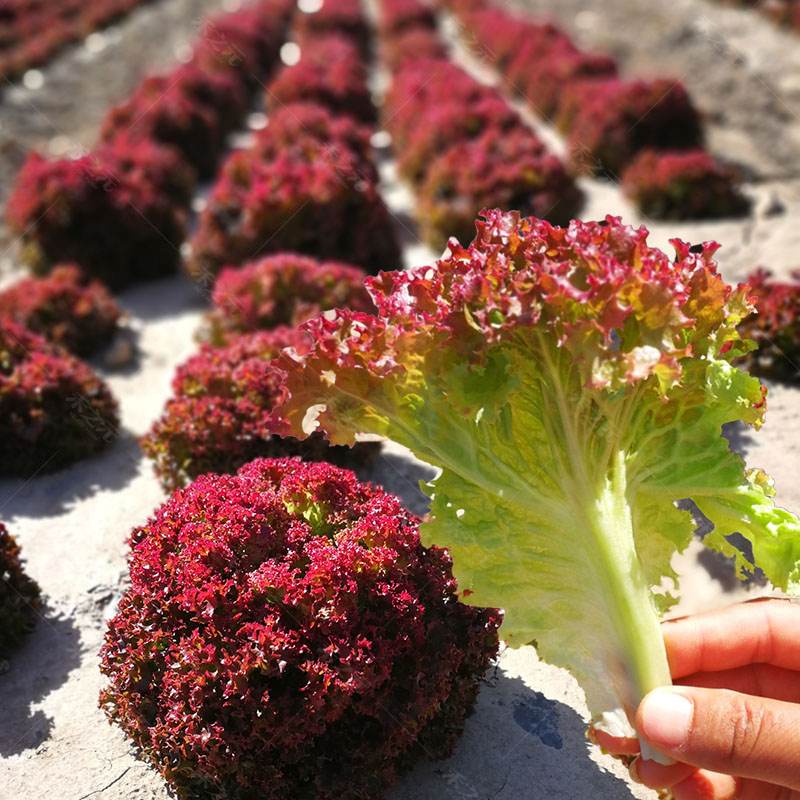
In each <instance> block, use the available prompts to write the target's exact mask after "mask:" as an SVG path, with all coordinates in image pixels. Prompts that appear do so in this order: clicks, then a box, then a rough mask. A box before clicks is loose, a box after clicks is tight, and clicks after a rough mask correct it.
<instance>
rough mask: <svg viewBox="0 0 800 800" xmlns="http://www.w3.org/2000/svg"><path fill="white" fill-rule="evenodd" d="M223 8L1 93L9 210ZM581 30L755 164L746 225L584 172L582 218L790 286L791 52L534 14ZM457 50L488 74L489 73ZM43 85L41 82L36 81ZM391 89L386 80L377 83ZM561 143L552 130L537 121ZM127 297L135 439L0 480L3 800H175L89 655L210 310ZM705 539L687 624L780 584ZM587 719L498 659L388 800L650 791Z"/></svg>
mask: <svg viewBox="0 0 800 800" xmlns="http://www.w3.org/2000/svg"><path fill="white" fill-rule="evenodd" d="M221 5H222V3H221V2H220V0H217V2H211V0H161V2H158V3H155V4H152V5H148V6H146V7H143V8H142V9H140V10H138V11H136V12H135V13H134V14H132V15H131V17H130V18H128V19H127V20H125V21H124V22H122V23H120V24H118V25H116V26H115V27H114V28H113V29H109V30H107V31H105V32H103V33H102V34H100V38H96V37H95V38H92V39H91V41H90V42H88V43H87V45H83V46H80V47H76V48H73V49H72V50H70V51H69V52H67V53H65V54H63V55H62V56H60V57H59V58H58V59H56V61H54V62H53V63H52V65H50V66H49V67H47V68H45V69H43V70H42V71H41V76H42V78H43V83H42V85H41V87H40V88H38V89H25V88H20V87H9V88H7V89H6V91H5V93H4V95H3V97H2V99H0V199H2V198H3V197H5V196H7V193H8V190H9V187H10V185H11V182H12V180H13V175H14V173H15V171H16V169H18V167H19V165H20V163H21V161H22V159H23V158H24V155H25V153H26V152H27V151H28V150H29V149H31V148H34V147H36V148H41V149H43V150H44V151H45V152H48V153H50V154H51V155H59V154H63V153H68V152H74V151H75V149H76V148H80V147H90V146H91V145H92V143H93V141H94V139H95V137H96V135H97V130H98V126H99V122H100V120H101V118H102V116H103V115H104V113H105V111H106V109H107V108H108V106H109V105H110V104H111V103H112V102H115V101H118V100H120V99H122V98H123V97H124V96H125V95H126V94H127V93H128V92H130V90H131V89H132V88H133V87H134V86H135V84H136V83H137V81H138V80H139V79H140V77H141V75H142V74H143V73H144V72H146V71H148V70H150V69H153V68H155V67H156V66H158V65H163V64H167V63H168V62H170V61H171V60H172V59H174V58H175V57H176V56H177V55H180V54H181V52H182V50H183V49H184V46H185V43H186V42H187V41H188V39H189V38H191V37H192V36H193V34H194V33H195V32H196V30H197V24H198V23H197V21H198V19H199V18H200V16H201V14H202V13H204V12H207V11H209V10H212V9H215V8H219V7H221ZM528 7H529V8H531V9H534V10H536V11H537V12H538V11H545V12H547V13H548V14H550V15H552V16H553V17H555V18H556V19H557V20H558V21H559V22H560V23H561V24H563V25H565V26H566V27H567V28H568V29H569V30H570V31H571V32H573V33H574V34H575V35H576V36H577V38H578V39H579V41H580V42H581V44H583V45H585V46H588V47H595V48H597V49H602V50H606V51H609V52H613V53H614V55H615V56H616V57H617V58H618V59H619V61H620V63H621V65H622V67H623V69H624V71H625V74H627V75H631V76H633V75H656V74H670V75H674V76H675V77H676V78H682V79H683V80H684V81H685V82H686V84H687V85H688V87H689V89H690V91H691V92H692V94H693V96H694V97H695V98H696V100H697V102H698V103H699V105H700V106H701V108H702V109H703V111H704V112H705V115H706V119H707V123H708V130H709V145H710V147H711V148H712V150H713V151H714V152H715V153H717V154H718V155H720V156H723V157H726V158H729V159H732V160H735V161H737V162H738V163H740V164H742V165H743V166H745V167H746V168H747V170H748V182H747V187H746V188H747V191H748V192H749V193H750V194H751V195H752V196H753V198H754V199H755V201H756V203H755V210H754V213H753V215H752V216H751V217H750V218H748V219H746V220H744V221H741V220H739V221H723V222H717V223H704V224H692V223H679V224H674V223H670V224H668V225H665V224H658V223H651V222H650V221H647V220H645V219H643V218H642V217H641V216H640V215H638V214H636V213H635V212H634V210H633V209H632V208H631V207H630V206H629V205H628V204H627V203H626V202H625V200H624V199H623V198H622V197H621V195H620V192H619V190H618V188H617V187H616V186H614V185H612V184H610V183H604V182H600V181H595V180H584V181H583V185H584V188H585V189H586V191H587V196H588V201H587V206H586V209H585V211H584V217H585V218H594V219H597V218H601V217H602V216H604V215H605V214H606V213H609V212H611V213H615V214H619V215H622V216H623V217H624V219H625V220H626V221H629V222H631V223H634V224H640V223H647V225H648V227H650V228H651V230H652V236H651V241H652V242H653V243H655V244H658V245H659V246H663V247H669V245H668V240H669V238H671V237H673V236H678V237H680V238H684V239H687V240H689V241H692V242H699V241H704V240H708V239H716V240H718V241H720V242H722V243H723V248H722V250H721V251H720V253H719V258H720V263H721V267H722V270H723V273H724V276H725V277H726V278H727V279H728V280H731V281H733V280H738V279H741V278H743V277H744V275H745V274H746V273H747V272H748V271H750V269H752V268H753V267H754V266H756V265H758V264H761V265H763V266H766V267H769V268H770V269H772V270H774V271H775V272H776V273H777V274H778V275H788V273H789V271H790V270H791V269H794V268H797V267H798V266H800V264H798V261H797V255H796V254H797V253H798V252H800V226H798V225H796V223H795V222H794V220H796V219H797V216H798V212H800V81H799V80H798V76H799V75H800V46H799V45H800V39H798V38H797V37H796V36H793V35H792V34H789V33H787V32H785V31H781V30H779V29H777V28H776V27H774V26H773V25H772V24H770V23H769V22H768V21H767V20H764V19H762V18H761V17H759V16H757V15H755V14H752V13H750V12H747V11H742V10H739V9H732V8H727V7H722V6H718V5H712V4H708V3H705V2H702V1H701V0H674V2H672V3H670V4H668V5H667V4H662V5H661V6H660V7H658V8H654V6H653V4H652V3H648V2H646V1H645V0H609V1H608V2H605V3H603V4H602V10H601V9H600V6H599V5H597V7H594V6H593V7H592V8H591V9H587V6H586V4H585V3H581V2H578V0H558V2H555V0H529V2H528ZM455 53H456V55H457V57H458V58H460V59H461V60H462V61H463V62H464V63H465V64H466V65H467V66H468V67H469V68H470V69H471V70H473V71H474V72H475V74H476V75H478V76H480V77H481V78H482V79H485V80H491V79H492V77H493V76H492V75H491V73H490V72H488V71H487V70H486V69H485V66H484V65H482V64H481V63H480V62H479V61H476V60H475V59H474V58H469V59H468V58H467V57H466V55H465V54H464V53H463V51H461V50H460V49H459V48H456V50H455ZM29 83H31V85H36V83H37V79H36V76H35V75H34V76H33V79H29ZM377 84H380V81H379V80H378V81H377ZM531 123H532V124H535V125H536V126H537V127H538V128H539V130H540V131H542V133H543V135H545V136H547V137H550V140H551V141H552V142H553V145H554V146H555V147H556V148H557V149H558V148H563V143H562V142H560V141H559V140H558V139H557V137H555V135H554V134H553V132H552V130H549V129H548V128H547V126H546V125H543V124H542V123H541V122H539V121H537V120H533V119H531ZM381 170H382V177H383V179H384V191H385V195H386V197H387V200H388V202H389V204H390V206H391V208H392V211H393V213H394V215H395V218H396V219H397V223H398V230H399V231H400V232H401V235H402V237H403V240H404V242H405V245H406V260H407V263H408V264H409V265H411V264H420V263H425V262H429V261H430V260H431V259H432V258H433V257H435V254H433V253H431V252H430V251H429V250H428V249H427V248H425V247H424V246H423V245H421V244H420V243H419V242H418V240H417V238H416V235H415V232H414V226H413V220H412V215H411V210H412V206H413V203H412V198H411V195H410V193H409V191H408V188H407V187H405V186H403V185H402V184H400V183H398V182H397V180H396V178H395V173H394V164H393V162H392V161H391V159H390V158H389V157H388V154H386V153H385V152H384V153H383V156H382V164H381ZM20 274H22V269H21V267H20V266H19V265H18V264H17V262H16V259H15V250H14V242H13V240H12V239H11V238H10V237H8V236H7V235H5V238H3V237H0V282H4V281H8V280H10V279H12V278H14V277H15V276H18V275H20ZM119 300H120V302H121V304H122V305H123V306H124V308H125V309H126V310H127V312H128V315H129V321H128V325H129V329H130V331H131V335H132V336H133V339H134V340H135V344H136V351H137V357H136V359H135V361H134V362H133V363H132V364H130V365H128V366H127V367H126V368H124V369H122V370H117V371H110V370H108V369H106V368H105V366H104V364H103V362H102V361H98V362H97V363H96V365H95V366H97V368H98V369H99V370H100V371H101V372H102V373H103V374H104V376H105V377H106V378H107V380H108V381H109V383H110V384H111V387H112V389H113V391H114V392H115V394H116V395H117V397H119V398H120V401H121V405H122V420H123V425H122V428H121V430H120V431H119V435H118V437H117V441H116V442H115V443H114V445H113V446H112V448H111V449H110V450H109V451H108V452H107V453H106V454H105V455H103V456H101V457H99V458H97V459H94V460H91V461H86V462H82V463H80V464H77V465H75V466H74V467H72V468H70V469H67V470H64V471H62V472H59V473H57V474H54V475H44V476H42V475H32V476H30V478H28V479H26V480H2V481H0V518H2V519H3V520H4V522H5V523H6V524H7V527H8V528H9V531H10V532H11V533H12V534H13V535H14V536H15V537H17V539H18V540H19V541H20V543H21V545H22V547H23V552H24V555H25V557H26V559H27V565H28V571H29V573H30V574H31V575H32V576H34V577H35V578H36V579H37V580H38V581H39V583H40V584H41V586H42V589H43V591H44V593H45V595H46V597H47V607H46V608H45V609H44V611H43V613H42V615H41V618H40V620H39V623H38V626H37V629H36V631H35V632H34V633H33V634H32V635H31V636H30V637H29V639H28V641H27V642H26V643H25V645H24V646H23V647H22V649H21V650H19V651H18V652H16V653H15V654H13V656H12V657H11V659H10V660H9V662H8V663H7V664H6V665H4V666H3V667H2V668H0V673H2V674H0V797H1V798H2V800H28V798H37V797H43V796H48V795H50V794H52V793H53V792H54V791H55V792H57V793H58V795H59V796H60V797H64V798H65V799H66V800H86V799H87V798H90V797H97V798H100V797H102V798H105V800H165V798H166V797H167V793H166V790H165V787H164V784H163V781H162V780H161V778H160V777H159V776H158V774H156V773H155V772H154V771H153V770H151V769H149V768H148V767H146V766H145V765H144V764H143V763H141V762H139V761H137V760H136V759H135V757H134V754H133V753H132V751H131V748H130V747H129V745H128V743H127V742H126V740H125V739H124V737H123V736H122V734H121V733H120V732H119V731H118V730H117V729H115V728H112V727H111V726H109V725H108V724H107V723H106V722H105V719H104V717H103V715H102V713H101V712H100V710H99V709H98V708H97V695H98V692H99V689H100V687H101V676H100V673H99V671H98V669H97V655H96V654H97V651H98V648H99V646H100V643H101V640H102V636H103V631H104V627H105V623H106V620H107V619H108V618H109V616H110V615H112V614H113V612H114V608H115V606H116V603H117V600H118V599H119V597H120V595H121V593H122V591H123V590H124V586H125V575H126V566H125V554H126V546H125V539H126V536H127V535H128V533H129V532H130V530H131V529H132V527H133V526H134V525H137V524H141V523H143V522H144V521H146V519H147V518H148V516H149V515H150V513H151V512H152V510H153V509H154V508H155V507H156V506H157V505H158V504H159V503H161V502H162V501H163V500H164V499H165V497H164V494H163V492H162V491H161V489H160V488H159V486H158V484H157V482H156V480H155V477H154V476H153V473H152V469H151V467H150V464H149V462H146V461H145V460H143V459H142V456H141V453H140V451H139V448H138V445H137V443H136V442H137V437H139V436H140V435H142V434H143V433H144V432H145V431H146V430H147V429H148V427H149V426H150V424H151V423H152V421H153V420H154V419H155V418H156V417H157V416H158V415H159V413H160V412H161V409H162V407H163V404H164V402H165V400H166V398H167V397H168V395H169V383H170V380H171V377H172V373H173V371H174V369H175V366H176V365H177V364H178V363H180V362H181V361H183V360H185V359H186V358H187V357H188V356H189V355H190V354H191V353H192V352H193V351H194V349H195V347H196V345H195V342H194V339H193V335H194V332H195V330H196V328H197V325H198V322H199V320H200V317H201V315H202V313H203V310H204V307H205V302H206V298H205V297H204V293H203V292H202V291H201V290H199V289H198V288H197V287H196V286H195V285H194V284H193V283H192V282H191V281H190V280H189V279H187V278H183V277H176V278H173V279H170V280H166V281H161V282H157V283H152V284H148V285H146V286H142V287H137V288H135V289H131V290H128V291H126V292H124V293H122V294H120V295H119ZM769 391H770V395H769V396H770V399H769V403H770V411H769V414H768V417H767V419H768V421H767V424H766V425H765V426H764V428H763V429H762V430H761V431H759V432H758V433H756V432H753V431H750V430H745V429H739V428H735V429H733V430H730V431H728V435H729V437H730V439H731V442H732V444H733V446H734V448H735V449H736V450H737V451H739V452H742V453H743V454H745V455H746V456H747V459H748V463H750V464H751V465H753V466H761V467H764V468H765V469H766V470H767V471H768V472H769V473H770V474H771V475H772V476H773V477H774V479H775V482H776V486H777V489H778V496H777V499H778V502H779V504H780V505H783V506H785V507H787V508H790V509H793V510H794V511H797V512H800V485H799V484H798V482H797V480H796V477H797V474H798V467H800V452H798V451H799V450H800V415H798V408H800V405H799V402H800V390H799V389H798V388H795V387H791V386H788V385H783V384H777V383H776V384H770V385H769ZM432 476H433V472H432V471H431V469H430V468H429V467H427V466H425V465H422V464H420V463H418V462H415V461H414V460H413V459H411V458H410V457H409V456H408V454H407V453H404V452H403V451H402V449H401V448H397V447H395V446H387V447H386V448H385V450H384V454H383V456H382V457H381V458H380V459H379V460H378V462H377V463H376V465H374V466H373V467H372V468H371V469H370V470H369V472H367V473H365V474H364V475H362V477H364V478H365V479H370V480H373V481H375V482H377V483H381V484H383V485H384V486H385V487H386V488H387V489H389V490H391V491H395V492H397V493H398V494H400V495H401V496H402V497H403V498H404V500H405V501H406V502H407V503H408V504H409V505H410V506H411V507H412V508H413V509H414V510H415V511H417V512H418V513H422V512H423V511H424V509H425V502H424V497H423V496H422V494H421V492H420V490H419V488H418V483H419V481H420V480H427V479H430V478H431V477H432ZM701 552H702V547H701V545H700V542H699V539H698V541H697V542H696V543H695V544H694V545H693V546H692V548H690V550H689V551H688V552H687V553H685V554H684V555H683V556H681V557H680V558H679V559H677V562H678V566H679V570H680V572H681V574H682V576H683V578H682V586H683V591H684V597H685V599H684V600H683V601H682V603H681V605H680V607H679V609H678V613H685V612H691V611H697V610H702V609H705V608H712V607H716V606H719V605H723V604H728V603H731V602H734V601H736V600H738V599H741V598H743V597H754V596H759V595H763V594H771V593H772V590H771V588H770V587H769V586H766V585H764V584H763V583H759V582H758V581H755V582H752V583H750V584H748V585H742V584H739V583H738V582H736V581H734V580H733V579H732V571H731V567H730V565H729V564H727V563H726V562H725V561H724V560H721V559H718V558H711V559H709V558H708V557H706V556H703V555H702V554H701ZM585 724H586V709H585V707H584V706H583V704H582V700H581V697H580V693H579V691H578V690H577V687H576V685H575V684H574V682H573V681H572V680H571V678H569V676H567V675H566V673H564V672H562V671H561V670H557V669H555V668H553V667H549V666H547V665H544V664H540V663H539V662H538V661H537V659H536V656H535V653H534V651H533V650H532V649H531V648H523V649H522V650H519V651H504V653H503V654H502V657H501V659H500V661H499V664H498V667H497V669H496V670H494V671H493V672H492V673H490V675H488V676H487V679H486V681H485V685H484V686H483V689H482V692H481V696H480V699H479V704H478V709H477V712H476V714H475V715H474V716H473V717H472V718H471V719H470V721H469V723H468V725H467V730H466V731H465V734H464V737H463V739H462V741H461V744H460V745H459V748H458V750H457V752H456V755H455V756H454V757H453V758H452V759H450V760H449V761H447V762H443V763H438V764H429V765H427V764H426V765H422V766H420V767H419V768H418V769H417V770H415V771H414V772H413V773H412V774H411V775H410V776H408V777H407V778H406V779H405V780H404V781H403V782H402V783H401V785H400V786H399V787H398V788H397V789H396V790H395V791H394V792H393V793H392V795H391V797H392V799H393V800H427V798H431V800H433V798H446V799H447V800H449V798H479V799H480V800H486V799H488V798H500V800H503V798H507V799H510V798H515V797H523V796H524V797H526V798H530V800H544V798H548V799H549V798H556V797H570V798H575V797H584V796H585V797H590V796H591V797H598V798H603V799H604V800H626V799H627V798H631V797H638V798H654V797H655V795H654V794H653V793H651V792H649V791H648V790H645V789H643V788H641V787H635V786H633V785H632V784H629V783H628V782H627V780H626V779H625V770H624V769H623V768H622V767H621V766H620V765H619V764H617V763H616V762H613V761H612V760H611V759H609V758H608V757H604V756H601V755H600V754H599V753H598V752H597V751H596V750H595V749H593V748H589V747H588V746H587V745H586V743H585V742H584V740H583V738H582V732H583V729H584V727H585Z"/></svg>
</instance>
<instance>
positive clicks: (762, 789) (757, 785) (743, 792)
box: [678, 780, 800, 800]
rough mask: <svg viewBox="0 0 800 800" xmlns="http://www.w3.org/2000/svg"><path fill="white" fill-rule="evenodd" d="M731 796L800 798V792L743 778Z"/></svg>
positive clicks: (765, 799)
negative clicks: (735, 792)
mask: <svg viewBox="0 0 800 800" xmlns="http://www.w3.org/2000/svg"><path fill="white" fill-rule="evenodd" d="M733 797H734V798H735V800H800V792H798V791H792V790H791V789H784V788H783V787H781V786H776V785H775V784H774V783H764V782H763V781H749V780H745V781H742V782H741V786H740V787H739V792H738V794H734V795H733ZM678 800H680V798H678Z"/></svg>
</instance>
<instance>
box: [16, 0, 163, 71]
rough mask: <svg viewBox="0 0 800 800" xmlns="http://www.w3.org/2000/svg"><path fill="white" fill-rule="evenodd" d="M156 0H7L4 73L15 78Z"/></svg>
mask: <svg viewBox="0 0 800 800" xmlns="http://www.w3.org/2000/svg"><path fill="white" fill-rule="evenodd" d="M147 2H152V0H88V1H87V0H59V2H54V0H6V2H4V3H3V4H2V7H0V76H2V77H3V78H5V79H6V80H14V79H15V78H18V77H19V76H20V75H22V73H24V72H25V71H26V70H28V69H30V68H31V67H39V66H42V65H43V64H45V63H46V62H47V61H49V60H50V59H51V58H52V57H53V56H54V55H55V54H56V53H57V52H58V51H59V50H61V49H63V48H64V47H65V46H66V45H68V44H72V43H74V42H77V41H80V40H81V39H83V38H84V37H85V36H87V35H88V34H90V33H92V32H93V31H96V30H98V29H99V28H102V27H104V26H105V25H109V24H110V23H112V22H114V21H115V20H117V19H120V18H121V17H123V16H125V15H126V14H128V13H129V12H130V11H132V10H133V9H134V8H136V7H137V6H140V5H143V4H144V3H147Z"/></svg>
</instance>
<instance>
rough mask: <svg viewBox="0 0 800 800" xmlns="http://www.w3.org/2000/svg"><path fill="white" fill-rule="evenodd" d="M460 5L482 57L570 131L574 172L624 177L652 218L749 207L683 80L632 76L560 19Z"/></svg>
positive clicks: (470, 41)
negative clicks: (579, 42) (709, 141)
mask: <svg viewBox="0 0 800 800" xmlns="http://www.w3.org/2000/svg"><path fill="white" fill-rule="evenodd" d="M450 5H451V6H452V7H453V8H454V10H455V12H456V14H457V16H458V20H459V22H460V25H461V34H462V38H463V39H464V40H465V42H466V43H467V45H468V46H469V47H470V49H471V50H472V51H473V54H474V55H477V56H478V57H479V58H481V59H482V60H484V61H488V62H490V63H491V64H492V65H493V66H494V67H495V68H497V70H498V71H499V72H500V74H501V76H502V79H503V83H504V85H505V87H506V89H507V90H508V91H509V92H511V93H513V94H514V95H516V96H518V97H520V98H521V99H523V100H524V101H525V102H526V103H527V104H528V105H529V106H530V108H532V109H533V110H534V111H535V112H536V113H537V114H539V115H540V116H541V117H543V118H544V119H546V120H548V121H550V122H552V123H553V124H554V125H555V126H556V127H557V128H558V129H559V130H560V131H561V132H562V133H563V134H564V135H565V136H566V137H567V142H568V151H569V156H568V158H569V163H570V166H571V167H572V169H573V170H575V171H577V172H580V173H586V174H595V175H604V176H608V177H611V178H613V179H615V180H619V181H621V183H622V187H623V190H624V191H625V192H626V194H627V195H628V196H629V197H630V198H631V199H632V200H633V201H634V202H635V203H636V204H637V205H638V207H639V208H640V209H641V210H642V212H643V213H644V214H646V215H648V216H652V217H657V218H672V219H678V218H692V219H696V218H702V217H719V216H729V215H740V214H743V213H745V212H746V211H747V209H748V206H749V204H748V201H747V200H746V198H745V197H744V196H743V195H742V194H741V192H740V190H739V188H738V183H739V181H740V176H739V174H738V171H737V170H735V169H734V168H732V167H730V166H728V165H726V164H723V163H720V162H718V161H717V160H716V159H714V158H713V156H711V155H710V154H709V153H707V152H706V151H705V150H704V149H703V130H702V120H701V115H700V113H699V112H698V111H697V109H696V108H695V106H694V105H693V103H692V101H691V99H690V97H689V95H688V93H687V91H686V89H685V87H684V86H683V84H681V83H680V82H676V81H674V80H672V79H669V78H662V79H653V80H626V79H622V78H620V77H619V75H618V69H617V65H616V63H615V61H614V60H613V59H612V58H611V57H609V56H606V55H602V54H599V53H591V52H586V51H584V50H581V49H580V48H578V47H577V46H576V45H575V43H574V42H573V41H572V40H571V39H570V37H569V36H568V35H567V34H566V33H565V32H564V31H562V30H561V29H559V28H558V27H556V26H555V25H552V24H549V23H536V22H533V21H531V20H529V19H527V18H525V17H523V16H520V15H517V14H514V13H511V12H508V11H505V10H503V9H501V8H498V7H497V6H495V5H492V4H490V3H483V2H477V3H475V2H469V3H463V2H461V3H459V2H457V1H456V2H453V3H450Z"/></svg>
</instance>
